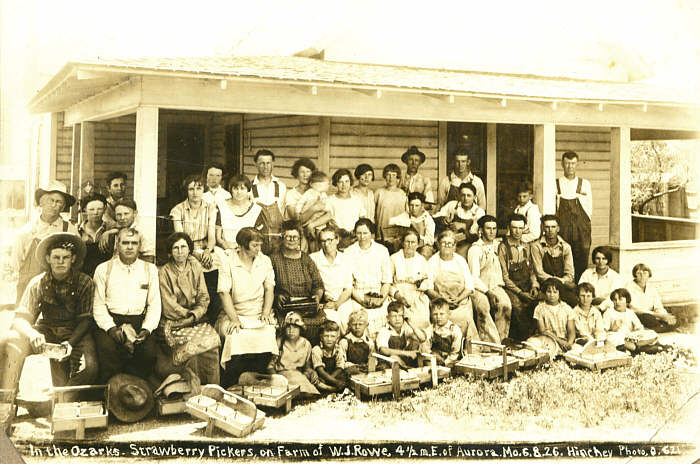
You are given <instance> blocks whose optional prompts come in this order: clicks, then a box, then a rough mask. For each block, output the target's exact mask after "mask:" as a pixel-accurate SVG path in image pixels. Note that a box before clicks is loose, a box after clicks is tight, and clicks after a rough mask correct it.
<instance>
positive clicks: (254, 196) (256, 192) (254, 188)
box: [253, 184, 260, 198]
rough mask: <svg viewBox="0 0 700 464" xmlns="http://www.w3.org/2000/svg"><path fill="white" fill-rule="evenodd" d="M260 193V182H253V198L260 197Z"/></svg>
mask: <svg viewBox="0 0 700 464" xmlns="http://www.w3.org/2000/svg"><path fill="white" fill-rule="evenodd" d="M259 196H260V194H258V184H253V198H258V197H259Z"/></svg>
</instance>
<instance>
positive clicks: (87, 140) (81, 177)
mask: <svg viewBox="0 0 700 464" xmlns="http://www.w3.org/2000/svg"><path fill="white" fill-rule="evenodd" d="M87 180H89V181H92V182H93V184H94V182H95V123H94V122H91V121H83V123H82V124H80V169H79V171H78V191H80V189H81V187H82V186H83V182H85V181H87Z"/></svg>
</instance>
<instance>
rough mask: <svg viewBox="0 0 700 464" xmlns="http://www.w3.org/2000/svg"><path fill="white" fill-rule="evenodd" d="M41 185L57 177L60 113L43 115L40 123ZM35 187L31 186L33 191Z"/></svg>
mask: <svg viewBox="0 0 700 464" xmlns="http://www.w3.org/2000/svg"><path fill="white" fill-rule="evenodd" d="M38 137H39V140H38V146H39V179H38V180H39V185H46V183H47V182H48V181H49V180H50V179H55V178H56V146H57V145H58V140H57V138H58V113H51V114H47V115H43V116H42V117H41V120H40V124H39V134H38ZM34 190H36V188H35V187H33V188H31V191H32V192H33V191H34Z"/></svg>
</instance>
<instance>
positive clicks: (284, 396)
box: [228, 385, 301, 413]
mask: <svg viewBox="0 0 700 464" xmlns="http://www.w3.org/2000/svg"><path fill="white" fill-rule="evenodd" d="M228 391H230V392H232V393H235V394H236V395H239V396H243V397H245V398H248V399H249V400H250V401H252V402H253V403H254V404H255V405H256V406H266V407H268V408H277V409H279V408H282V407H284V412H286V413H288V412H289V411H291V409H292V400H293V399H294V398H296V397H297V396H299V394H300V393H301V387H299V385H287V386H274V385H270V386H266V385H245V386H243V385H235V386H233V387H231V388H229V390H228Z"/></svg>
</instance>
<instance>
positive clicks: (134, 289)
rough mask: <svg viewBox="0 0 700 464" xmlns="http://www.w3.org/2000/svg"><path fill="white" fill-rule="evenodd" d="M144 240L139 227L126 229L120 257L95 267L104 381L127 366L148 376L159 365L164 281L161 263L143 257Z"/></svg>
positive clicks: (119, 242) (97, 336) (95, 312)
mask: <svg viewBox="0 0 700 464" xmlns="http://www.w3.org/2000/svg"><path fill="white" fill-rule="evenodd" d="M117 208H119V207H117ZM117 216H118V213H117ZM140 244H141V235H140V234H139V232H138V231H137V230H135V229H127V228H125V229H121V230H120V231H119V233H118V234H117V256H115V257H113V258H112V259H110V260H109V261H107V262H104V263H102V264H100V265H99V266H97V269H95V303H94V307H93V315H94V318H95V322H96V323H97V327H98V328H99V330H97V331H96V333H95V343H96V344H97V348H98V354H99V358H100V379H101V381H102V382H107V381H108V380H109V379H110V377H112V376H113V375H114V374H117V373H120V372H123V371H124V370H125V368H128V369H129V373H132V374H135V375H138V376H140V377H142V378H147V377H148V376H149V375H150V374H151V373H152V372H153V368H154V366H155V362H156V353H157V351H156V349H157V347H156V339H155V337H153V336H152V335H151V334H152V333H153V331H154V330H156V328H157V327H158V323H159V322H160V315H161V306H160V285H159V282H158V269H157V268H156V266H155V265H154V264H151V263H147V262H145V261H142V260H140V259H138V254H139V246H140Z"/></svg>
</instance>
